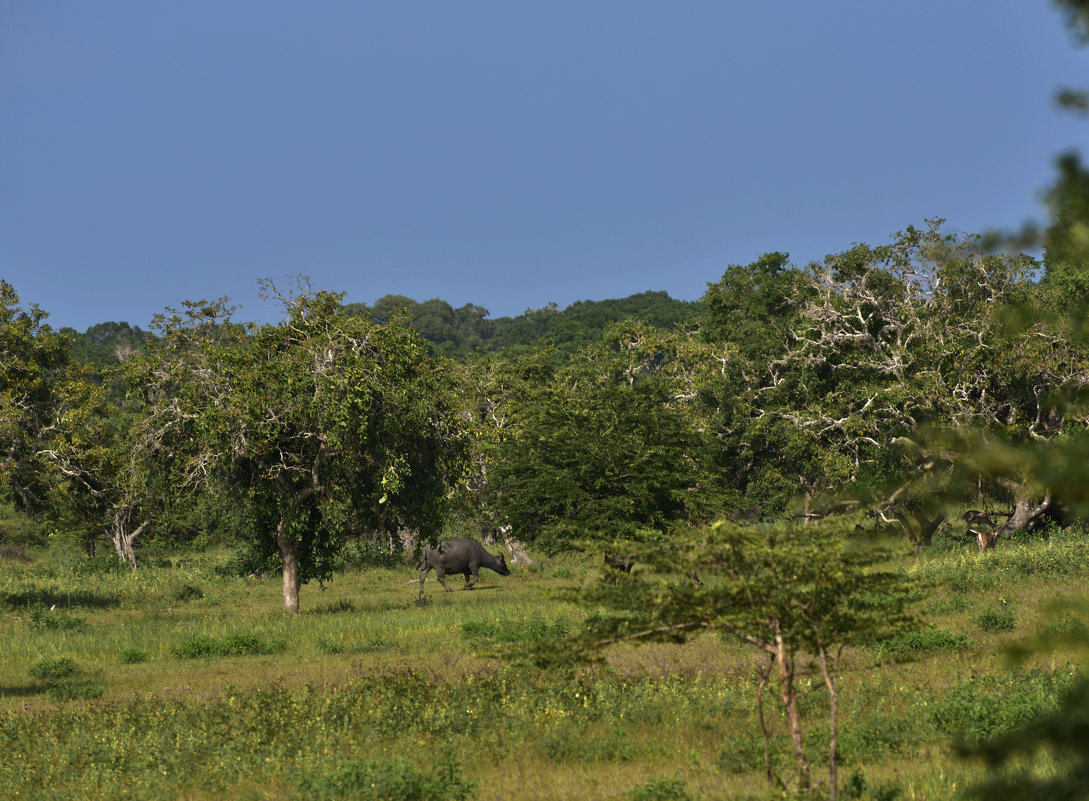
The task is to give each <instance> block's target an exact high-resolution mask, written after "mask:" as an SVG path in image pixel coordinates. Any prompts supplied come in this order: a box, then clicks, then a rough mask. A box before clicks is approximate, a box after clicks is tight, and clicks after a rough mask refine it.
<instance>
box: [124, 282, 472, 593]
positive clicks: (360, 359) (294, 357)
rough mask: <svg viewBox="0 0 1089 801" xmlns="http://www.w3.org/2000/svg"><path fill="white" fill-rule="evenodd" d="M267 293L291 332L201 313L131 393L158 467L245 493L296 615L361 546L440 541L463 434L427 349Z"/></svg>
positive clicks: (205, 307) (136, 362)
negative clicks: (302, 599)
mask: <svg viewBox="0 0 1089 801" xmlns="http://www.w3.org/2000/svg"><path fill="white" fill-rule="evenodd" d="M264 287H265V289H266V290H267V291H268V292H269V293H270V294H271V295H273V296H275V297H278V298H279V299H280V300H281V301H282V302H283V303H284V306H285V312H286V316H285V319H284V320H283V321H282V322H281V323H280V324H278V325H265V326H261V327H252V326H251V327H248V328H243V327H240V326H237V325H233V324H230V322H229V319H230V313H231V310H230V309H229V308H228V307H227V306H226V305H225V303H224V302H223V301H217V302H213V303H203V302H202V303H187V304H186V305H185V307H184V311H183V312H181V313H179V312H176V311H173V310H172V311H171V313H170V314H169V315H167V316H163V317H161V318H159V319H158V320H157V321H156V325H157V326H158V327H159V328H160V329H161V331H162V336H161V338H160V339H159V340H158V342H157V343H156V344H154V345H153V346H152V347H150V348H149V350H148V353H147V354H146V355H145V356H142V357H138V358H135V359H132V360H130V362H129V363H128V365H131V367H129V378H130V381H131V382H132V386H134V387H136V388H138V389H139V391H140V392H141V393H142V394H143V398H144V403H145V407H144V412H143V414H142V419H141V423H140V440H139V449H140V451H141V452H142V454H144V456H145V458H146V459H147V460H148V463H149V464H150V465H151V466H152V467H153V468H155V469H156V470H157V471H158V472H159V473H160V474H161V475H167V476H169V477H170V480H171V481H173V482H176V485H177V489H178V491H179V492H182V491H186V490H188V491H197V490H202V489H203V490H206V489H207V488H208V487H210V486H217V485H219V486H224V487H226V488H227V491H229V492H232V493H233V494H234V496H235V497H236V498H237V500H238V502H239V503H240V504H241V507H242V509H243V510H244V514H245V519H246V522H247V524H248V526H247V528H248V529H249V530H248V532H247V536H248V537H249V539H250V544H251V546H252V547H253V549H254V551H255V553H256V554H257V555H258V556H259V557H262V558H265V559H270V560H275V561H278V562H279V566H280V568H281V570H282V575H283V599H284V608H285V610H287V611H289V612H297V611H298V609H299V585H300V584H303V583H306V582H307V581H309V580H311V579H319V580H320V579H324V578H326V577H328V576H329V575H330V574H331V571H332V567H333V560H334V558H335V556H336V554H337V552H338V549H339V547H340V545H341V544H342V543H343V541H344V537H345V535H346V533H347V532H349V531H352V530H378V531H384V532H387V533H389V534H390V535H391V536H392V535H393V534H394V533H395V532H398V531H400V530H401V529H403V528H409V529H415V530H417V531H419V532H420V533H421V534H422V535H424V536H425V537H432V536H434V535H435V534H436V533H437V532H438V531H439V529H440V528H441V523H442V517H443V513H444V502H445V489H446V486H445V481H446V479H447V477H448V476H449V475H451V473H452V472H453V470H454V466H455V464H456V462H457V460H458V459H459V453H460V435H459V433H458V430H457V429H456V428H455V427H454V422H453V420H452V416H451V415H450V413H449V403H450V401H449V388H448V386H447V380H446V377H445V376H444V374H443V373H442V371H441V370H440V369H439V366H438V365H437V364H436V363H435V362H434V361H433V360H432V359H431V358H430V357H429V356H428V353H427V349H426V346H425V344H424V343H423V341H422V340H421V338H420V337H419V335H418V334H416V333H415V332H414V331H412V330H411V329H409V328H408V327H407V326H406V325H404V324H402V323H401V322H399V321H397V320H393V321H390V322H386V323H382V324H375V323H371V322H369V321H367V320H364V319H362V318H360V317H349V316H347V315H346V314H345V313H344V311H343V309H342V307H341V305H340V300H341V298H342V295H339V294H334V293H329V292H310V291H309V290H308V289H306V288H304V291H303V292H301V293H299V294H297V295H295V294H285V293H282V292H280V291H279V290H278V289H277V288H276V287H275V286H274V285H273V284H272V283H271V282H266V283H265V284H264Z"/></svg>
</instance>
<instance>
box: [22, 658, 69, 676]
mask: <svg viewBox="0 0 1089 801" xmlns="http://www.w3.org/2000/svg"><path fill="white" fill-rule="evenodd" d="M79 671H80V667H79V664H78V663H77V662H76V660H74V659H72V658H71V657H67V656H62V657H61V658H59V659H43V660H42V661H41V662H38V663H37V664H34V665H31V666H30V667H29V668H28V669H27V673H29V674H30V676H31V678H35V679H39V680H41V681H57V680H58V679H63V678H67V677H68V676H72V675H74V674H76V673H79Z"/></svg>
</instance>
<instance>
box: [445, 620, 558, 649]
mask: <svg viewBox="0 0 1089 801" xmlns="http://www.w3.org/2000/svg"><path fill="white" fill-rule="evenodd" d="M567 632H568V626H567V621H565V620H554V621H551V622H550V621H548V620H516V619H512V618H505V619H499V620H486V621H485V620H470V621H467V622H465V623H462V624H461V634H462V636H463V637H465V638H466V639H470V640H475V639H479V638H484V639H488V640H493V641H495V642H505V643H516V642H533V641H535V640H551V639H557V638H560V637H566V636H567Z"/></svg>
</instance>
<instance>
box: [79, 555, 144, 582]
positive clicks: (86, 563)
mask: <svg viewBox="0 0 1089 801" xmlns="http://www.w3.org/2000/svg"><path fill="white" fill-rule="evenodd" d="M131 569H132V568H130V567H129V565H128V563H126V562H122V561H121V560H120V559H118V558H117V554H114V553H110V554H102V555H101V556H91V557H88V558H87V559H81V560H79V561H78V562H76V563H75V564H73V565H72V574H73V575H75V576H76V577H77V578H87V577H90V576H108V575H111V574H116V573H125V572H128V571H130V570H131Z"/></svg>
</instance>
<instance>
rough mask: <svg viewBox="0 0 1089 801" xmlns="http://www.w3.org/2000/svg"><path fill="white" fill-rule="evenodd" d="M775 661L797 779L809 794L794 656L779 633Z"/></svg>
mask: <svg viewBox="0 0 1089 801" xmlns="http://www.w3.org/2000/svg"><path fill="white" fill-rule="evenodd" d="M775 661H776V662H777V663H778V664H779V692H780V695H781V696H782V699H783V708H784V709H786V715H787V724H788V725H789V726H790V742H791V745H792V746H793V747H794V761H795V763H796V764H797V766H798V779H799V781H800V782H801V788H802V790H803V791H804V792H807V793H808V792H809V789H810V787H811V784H810V781H809V760H807V759H806V757H805V746H804V744H803V742H802V719H801V716H800V715H799V714H798V692H797V690H796V689H795V688H794V655H793V654H792V653H791V652H790V650H789V649H788V648H787V646H786V642H785V641H784V640H783V634H782V632H781V631H776V632H775Z"/></svg>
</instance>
